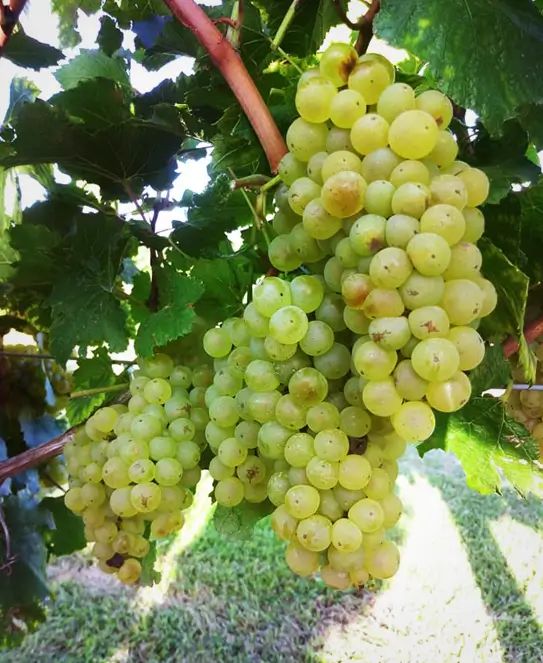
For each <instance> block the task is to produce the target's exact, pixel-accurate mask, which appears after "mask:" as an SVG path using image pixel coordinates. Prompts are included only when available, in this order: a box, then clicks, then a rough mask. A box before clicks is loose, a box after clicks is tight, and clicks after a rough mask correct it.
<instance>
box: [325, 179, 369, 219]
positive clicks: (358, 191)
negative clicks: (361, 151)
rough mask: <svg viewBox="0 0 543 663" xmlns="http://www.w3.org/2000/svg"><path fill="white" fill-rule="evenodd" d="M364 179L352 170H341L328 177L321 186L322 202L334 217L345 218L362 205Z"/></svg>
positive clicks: (364, 188) (354, 212) (364, 189)
mask: <svg viewBox="0 0 543 663" xmlns="http://www.w3.org/2000/svg"><path fill="white" fill-rule="evenodd" d="M366 187H367V184H366V180H365V179H364V178H363V177H362V175H360V174H358V173H355V172H354V171H342V172H339V173H337V174H336V175H333V176H332V177H330V178H328V179H327V180H326V182H325V183H324V185H323V187H322V193H321V198H322V204H323V206H324V208H325V210H326V211H327V212H328V213H329V214H332V215H333V216H335V217H338V218H340V219H345V218H347V217H349V216H352V215H353V214H356V213H357V212H360V210H361V209H362V208H363V207H364V195H365V192H366Z"/></svg>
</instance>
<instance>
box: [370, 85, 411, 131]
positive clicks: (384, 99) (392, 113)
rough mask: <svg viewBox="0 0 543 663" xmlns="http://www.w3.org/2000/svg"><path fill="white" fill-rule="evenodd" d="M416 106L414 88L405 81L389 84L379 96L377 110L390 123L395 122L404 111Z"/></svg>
mask: <svg viewBox="0 0 543 663" xmlns="http://www.w3.org/2000/svg"><path fill="white" fill-rule="evenodd" d="M414 108H415V93H414V92H413V88H411V87H410V86H409V85H406V84H405V83H394V84H393V85H389V86H388V87H387V88H386V89H385V90H383V93H382V94H381V96H380V97H379V100H378V102H377V112H378V113H379V115H381V116H382V117H384V118H385V120H386V121H387V122H389V123H391V122H393V121H394V120H395V119H396V118H397V117H398V115H401V113H403V112H404V111H408V110H413V109H414Z"/></svg>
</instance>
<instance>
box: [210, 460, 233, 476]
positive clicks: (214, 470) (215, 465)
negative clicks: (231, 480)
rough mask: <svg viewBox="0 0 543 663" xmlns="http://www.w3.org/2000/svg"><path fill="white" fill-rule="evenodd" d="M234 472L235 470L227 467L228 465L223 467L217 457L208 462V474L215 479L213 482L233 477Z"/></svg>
mask: <svg viewBox="0 0 543 663" xmlns="http://www.w3.org/2000/svg"><path fill="white" fill-rule="evenodd" d="M234 472H235V468H233V467H228V465H225V464H224V463H223V462H222V460H220V459H219V458H217V456H215V457H214V458H212V459H211V460H210V461H209V474H211V477H212V478H213V479H215V481H222V480H223V479H227V478H228V477H233V476H234Z"/></svg>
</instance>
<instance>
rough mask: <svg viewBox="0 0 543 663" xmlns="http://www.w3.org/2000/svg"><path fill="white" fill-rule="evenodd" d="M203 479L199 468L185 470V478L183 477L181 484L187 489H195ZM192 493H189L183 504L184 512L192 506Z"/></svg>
mask: <svg viewBox="0 0 543 663" xmlns="http://www.w3.org/2000/svg"><path fill="white" fill-rule="evenodd" d="M201 477H202V470H201V469H200V468H199V467H193V468H192V469H191V470H185V471H184V472H183V476H182V477H181V484H182V485H183V486H185V487H186V488H195V487H196V486H197V485H198V483H199V481H200V479H201ZM192 499H193V498H192V493H191V492H190V491H187V492H186V494H185V502H184V504H183V510H184V509H188V507H189V506H190V505H191V504H192Z"/></svg>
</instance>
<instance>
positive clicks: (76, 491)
mask: <svg viewBox="0 0 543 663" xmlns="http://www.w3.org/2000/svg"><path fill="white" fill-rule="evenodd" d="M64 504H65V505H66V507H67V508H68V509H70V511H73V512H74V513H82V512H83V510H84V508H85V506H86V505H85V502H84V500H83V498H82V497H81V488H70V489H69V490H68V491H67V493H66V494H65V495H64Z"/></svg>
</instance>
